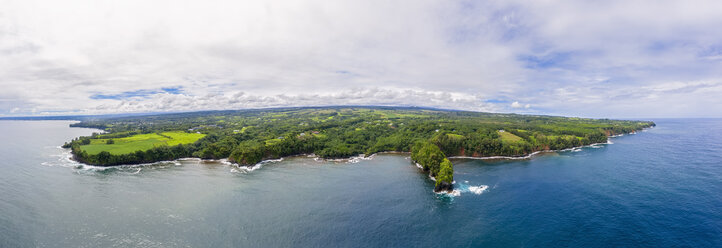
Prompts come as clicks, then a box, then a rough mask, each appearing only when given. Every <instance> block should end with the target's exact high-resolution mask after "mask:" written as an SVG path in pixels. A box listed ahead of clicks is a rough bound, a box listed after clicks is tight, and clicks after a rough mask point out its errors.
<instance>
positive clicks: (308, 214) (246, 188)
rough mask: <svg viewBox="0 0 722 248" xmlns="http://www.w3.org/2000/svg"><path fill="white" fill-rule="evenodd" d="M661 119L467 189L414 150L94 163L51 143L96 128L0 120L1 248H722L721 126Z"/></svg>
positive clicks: (475, 176)
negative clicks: (431, 173)
mask: <svg viewBox="0 0 722 248" xmlns="http://www.w3.org/2000/svg"><path fill="white" fill-rule="evenodd" d="M655 121H656V122H657V124H658V126H657V127H656V128H653V129H650V130H648V131H646V132H640V133H638V134H635V135H627V136H623V137H617V138H613V139H611V141H612V142H613V143H614V144H609V145H598V146H595V147H588V148H583V149H580V150H575V151H567V152H560V153H551V154H544V155H540V156H536V157H534V158H532V159H529V160H517V161H482V160H454V161H453V162H454V164H455V170H456V171H455V179H456V182H457V188H459V189H460V193H459V194H458V195H457V196H448V195H437V194H434V193H433V192H431V189H432V188H433V182H431V181H430V180H429V179H428V178H427V177H426V176H425V175H423V174H422V173H420V172H419V171H418V169H417V168H416V167H415V166H413V165H412V164H410V162H409V161H408V158H407V157H406V155H379V156H375V157H374V158H373V159H371V160H362V161H360V162H358V163H347V162H323V161H314V160H313V159H309V158H290V159H285V160H284V161H282V162H274V163H268V164H265V165H264V166H263V167H261V168H259V169H257V170H255V171H251V172H247V171H242V170H241V171H239V170H236V169H234V167H232V166H229V165H225V164H223V163H218V162H203V161H197V160H186V161H179V162H177V163H161V164H157V165H148V166H133V167H120V168H111V169H99V168H93V167H85V166H79V165H77V164H74V163H72V162H71V161H68V160H67V158H66V156H67V151H65V150H63V149H60V148H57V146H58V145H59V144H62V142H64V141H67V140H69V139H71V138H73V137H76V136H79V135H87V134H89V133H91V132H92V131H93V130H90V129H71V128H68V127H67V125H68V122H15V121H12V122H10V121H8V122H0V137H2V138H0V152H1V154H2V155H1V156H2V159H1V160H0V171H1V173H0V247H129V246H131V247H290V246H293V247H317V246H323V247H467V246H475V247H548V246H554V247H722V120H709V119H707V120H704V119H702V120H655ZM485 186H488V188H486V187H485ZM484 188H486V190H483V191H482V190H481V189H484Z"/></svg>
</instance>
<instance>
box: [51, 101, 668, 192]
mask: <svg viewBox="0 0 722 248" xmlns="http://www.w3.org/2000/svg"><path fill="white" fill-rule="evenodd" d="M654 125H655V124H654V123H653V122H648V121H626V120H609V119H587V118H571V117H557V116H540V115H518V114H498V113H481V112H468V111H451V110H438V109H427V108H406V107H348V106H344V107H301V108H277V109H254V110H238V111H204V112H191V113H173V114H159V115H146V116H129V117H109V118H102V117H101V118H95V119H87V120H84V121H82V122H79V123H76V124H72V125H71V126H73V127H90V128H98V129H102V130H104V131H105V132H104V133H95V134H93V135H92V136H86V137H79V138H76V139H74V140H72V141H69V142H67V143H65V145H63V147H65V148H70V149H72V153H73V157H74V159H75V160H77V161H79V162H82V163H87V164H91V165H97V166H112V165H122V164H139V163H152V162H157V161H165V160H173V159H178V158H184V157H197V158H203V159H226V158H227V159H228V160H229V161H231V162H234V163H236V164H238V166H249V165H254V164H257V163H259V162H261V161H262V160H265V159H275V158H280V157H285V156H293V155H300V154H315V155H316V156H318V157H321V158H346V157H350V156H355V155H359V154H365V155H371V154H374V153H378V152H385V151H396V152H411V159H412V160H413V161H414V162H415V163H417V164H418V165H419V166H420V167H421V168H422V169H423V170H424V171H426V172H428V173H429V175H430V176H431V177H433V178H435V179H436V187H435V190H436V191H448V190H451V189H452V187H453V185H452V182H453V165H452V163H451V162H450V161H449V160H448V157H452V156H466V157H491V156H510V157H517V156H526V155H529V154H532V153H534V152H539V151H551V150H561V149H567V148H573V147H579V146H585V145H590V144H594V143H605V142H607V138H608V137H609V136H612V135H618V134H624V133H631V132H636V131H638V130H641V129H643V128H648V127H652V126H654Z"/></svg>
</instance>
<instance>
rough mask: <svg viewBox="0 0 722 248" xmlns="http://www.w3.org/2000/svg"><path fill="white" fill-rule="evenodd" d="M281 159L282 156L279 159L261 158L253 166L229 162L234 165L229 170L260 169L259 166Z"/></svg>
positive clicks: (248, 170) (245, 170) (246, 170)
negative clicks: (261, 159)
mask: <svg viewBox="0 0 722 248" xmlns="http://www.w3.org/2000/svg"><path fill="white" fill-rule="evenodd" d="M281 161H283V158H279V159H268V160H263V161H261V162H258V163H257V164H254V165H253V166H240V165H238V164H234V163H231V164H232V165H234V166H235V168H232V169H231V172H241V173H249V172H252V171H255V170H258V169H260V168H263V166H264V165H265V164H269V163H276V162H281ZM229 163H230V162H229Z"/></svg>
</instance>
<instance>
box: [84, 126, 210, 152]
mask: <svg viewBox="0 0 722 248" xmlns="http://www.w3.org/2000/svg"><path fill="white" fill-rule="evenodd" d="M204 136H205V134H198V133H186V132H182V131H173V132H163V133H160V135H159V134H157V133H148V134H136V135H133V136H129V137H124V138H115V139H113V141H114V142H115V143H114V144H107V142H108V139H91V140H90V144H89V145H82V146H80V148H81V149H83V150H84V151H86V152H87V153H88V154H90V155H93V154H98V153H100V152H102V151H107V152H110V153H111V154H114V155H120V154H127V153H132V152H135V151H138V150H141V151H145V150H148V149H151V148H153V147H157V146H163V145H167V146H175V145H179V144H190V143H193V142H196V141H197V140H198V139H200V138H203V137H204Z"/></svg>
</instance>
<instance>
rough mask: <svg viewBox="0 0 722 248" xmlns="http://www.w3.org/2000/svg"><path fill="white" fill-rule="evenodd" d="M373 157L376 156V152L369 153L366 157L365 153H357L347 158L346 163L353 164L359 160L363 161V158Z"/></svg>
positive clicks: (369, 158)
mask: <svg viewBox="0 0 722 248" xmlns="http://www.w3.org/2000/svg"><path fill="white" fill-rule="evenodd" d="M374 157H376V154H375V153H374V154H371V156H368V157H366V155H364V154H360V155H358V156H355V157H350V158H348V161H347V163H349V164H355V163H358V162H361V161H363V160H371V159H374Z"/></svg>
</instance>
